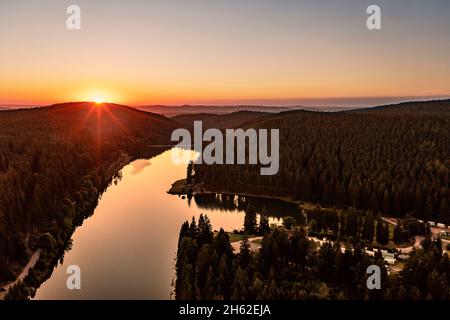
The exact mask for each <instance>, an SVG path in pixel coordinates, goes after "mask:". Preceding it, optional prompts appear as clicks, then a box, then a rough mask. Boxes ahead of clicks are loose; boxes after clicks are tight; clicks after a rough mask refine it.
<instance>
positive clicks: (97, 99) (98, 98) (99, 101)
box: [92, 96, 105, 104]
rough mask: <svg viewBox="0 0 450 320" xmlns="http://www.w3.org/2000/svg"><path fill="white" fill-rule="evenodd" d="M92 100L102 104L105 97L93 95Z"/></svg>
mask: <svg viewBox="0 0 450 320" xmlns="http://www.w3.org/2000/svg"><path fill="white" fill-rule="evenodd" d="M92 100H93V101H94V102H95V103H96V104H102V103H104V102H105V99H104V98H103V97H100V96H95V97H93V98H92Z"/></svg>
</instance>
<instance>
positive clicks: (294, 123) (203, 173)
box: [195, 101, 450, 223]
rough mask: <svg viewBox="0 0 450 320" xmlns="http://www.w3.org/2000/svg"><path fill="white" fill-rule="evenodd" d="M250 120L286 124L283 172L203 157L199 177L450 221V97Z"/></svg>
mask: <svg viewBox="0 0 450 320" xmlns="http://www.w3.org/2000/svg"><path fill="white" fill-rule="evenodd" d="M424 110H426V111H427V112H424ZM432 110H436V111H438V112H432ZM245 127H246V128H267V129H280V171H279V172H278V174H277V175H274V176H261V175H260V166H259V165H234V166H233V165H209V166H207V165H196V166H195V179H196V181H197V182H203V183H204V184H205V185H206V187H207V188H209V189H212V190H215V191H232V192H250V193H258V194H265V195H282V196H291V197H294V198H298V199H301V200H304V201H311V202H316V203H320V204H322V205H325V206H336V207H346V206H351V207H353V206H355V207H357V208H360V209H365V210H370V211H372V212H374V213H381V214H384V215H389V216H403V215H406V214H408V213H410V214H411V215H413V216H415V217H419V218H423V219H436V220H439V221H444V222H446V223H450V209H449V199H450V193H449V190H450V189H449V187H450V180H449V169H450V101H437V102H429V103H425V102H420V103H409V104H403V105H397V106H392V107H380V108H375V109H367V110H361V111H358V112H354V111H352V112H338V113H318V112H307V111H289V112H284V113H280V114H276V115H269V116H266V117H264V118H262V119H260V120H256V121H253V122H250V123H248V124H246V125H245Z"/></svg>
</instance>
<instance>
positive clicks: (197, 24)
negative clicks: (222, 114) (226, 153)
mask: <svg viewBox="0 0 450 320" xmlns="http://www.w3.org/2000/svg"><path fill="white" fill-rule="evenodd" d="M72 4H76V5H78V6H79V7H80V8H81V30H68V29H67V28H66V19H67V18H68V16H69V15H68V14H67V13H66V9H67V7H68V6H69V5H72ZM371 4H376V5H379V6H380V8H381V23H382V29H381V30H368V28H367V27H366V19H367V17H368V14H367V13H366V9H367V7H368V6H369V5H371ZM449 36H450V1H448V0H430V1H422V0H395V1H392V0H391V1H383V0H369V1H366V0H321V1H317V0H304V1H302V0H296V1H293V0H270V1H269V0H178V1H176V0H161V1H157V0H145V1H144V0H127V1H119V0H70V1H65V0H1V1H0V104H2V105H6V104H11V105H12V104H35V105H37V104H41V105H42V104H52V103H59V102H66V101H91V100H105V101H108V102H116V103H122V104H128V105H150V104H167V105H180V104H209V105H211V104H212V105H214V104H217V105H233V104H261V105H263V104H264V105H300V104H301V105H352V106H354V105H367V104H376V103H377V102H380V101H383V103H384V102H390V101H398V100H408V99H409V100H414V99H427V98H438V97H446V96H450V58H449V57H450V41H449V40H448V39H449V38H450V37H449Z"/></svg>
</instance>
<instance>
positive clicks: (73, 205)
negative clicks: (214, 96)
mask: <svg viewBox="0 0 450 320" xmlns="http://www.w3.org/2000/svg"><path fill="white" fill-rule="evenodd" d="M175 127H176V124H175V123H174V122H173V121H172V120H169V119H167V118H165V117H162V116H159V115H154V114H150V113H146V112H143V111H138V110H135V109H132V108H128V107H125V106H120V105H114V104H101V105H97V104H91V103H69V104H63V105H55V106H51V107H45V108H39V109H33V110H16V111H1V112H0V284H1V283H2V282H5V281H8V280H12V279H14V278H15V276H16V275H17V272H19V271H20V267H21V266H23V265H24V264H25V262H26V260H27V258H28V255H29V254H30V252H31V251H32V250H33V249H36V247H37V246H38V245H39V238H40V236H41V235H42V234H45V233H48V232H50V235H51V237H52V238H55V239H56V240H57V241H61V242H64V241H66V240H67V236H68V234H67V233H70V231H71V229H72V228H73V224H74V220H76V219H79V218H80V217H81V218H82V217H83V216H84V215H86V214H88V213H89V210H90V209H91V207H92V205H94V204H95V202H96V199H97V198H98V195H99V193H101V192H102V191H103V190H104V189H105V187H106V186H107V185H108V184H109V183H110V181H111V179H112V177H113V176H114V175H115V174H117V172H118V170H119V169H120V168H121V166H123V165H124V164H125V163H126V162H127V161H129V160H130V159H131V158H133V157H137V156H139V155H143V152H144V151H145V150H148V144H150V143H152V144H159V143H167V141H168V137H170V133H171V132H172V130H173V129H174V128H175ZM63 226H64V227H63ZM61 230H64V231H61Z"/></svg>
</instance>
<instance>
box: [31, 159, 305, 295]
mask: <svg viewBox="0 0 450 320" xmlns="http://www.w3.org/2000/svg"><path fill="white" fill-rule="evenodd" d="M185 176H186V166H185V165H175V164H173V162H172V161H171V152H170V151H166V152H164V153H162V154H160V155H159V156H157V157H155V158H152V159H148V160H137V161H134V162H132V163H130V164H129V165H127V166H125V167H124V168H123V169H122V179H121V180H120V181H119V182H118V183H117V184H112V185H111V186H110V187H109V188H108V189H107V190H106V192H105V193H104V194H103V195H102V197H101V199H100V201H99V203H98V206H97V208H96V209H95V212H94V214H93V215H92V216H91V217H90V218H88V219H86V220H85V221H84V223H83V225H82V226H81V227H79V228H78V229H77V230H76V231H75V233H74V234H73V236H72V239H73V247H72V250H70V251H69V252H67V253H66V255H65V257H64V261H63V264H62V265H58V266H57V267H56V269H55V270H54V271H53V274H52V276H51V277H50V278H49V279H48V280H47V281H46V282H45V283H43V284H42V285H41V287H40V288H39V289H38V290H37V293H36V297H35V299H170V298H173V297H171V292H172V280H173V275H174V270H173V265H174V258H175V253H176V250H177V242H178V234H179V230H180V226H181V224H182V223H183V222H184V221H186V220H187V219H189V220H190V219H191V218H192V217H193V216H195V217H198V216H199V215H200V213H205V214H207V215H208V216H209V218H210V220H211V223H212V225H213V229H215V230H219V229H220V228H221V227H222V228H224V229H225V230H228V231H232V230H234V229H241V228H242V225H243V220H244V213H243V211H242V209H241V207H242V201H237V200H236V199H237V197H225V196H224V197H216V196H214V195H212V196H208V197H201V198H193V199H190V200H188V199H182V198H180V197H178V196H173V195H169V194H167V190H169V189H170V187H171V184H172V183H173V182H174V181H176V180H178V179H182V178H184V177H185ZM247 201H250V199H247ZM252 201H254V203H255V207H257V208H258V207H259V208H261V207H262V206H265V207H266V209H267V211H268V213H269V214H272V215H279V216H280V215H285V214H289V215H296V214H297V208H296V207H295V206H293V205H290V204H287V203H283V202H281V201H269V200H261V199H253V200H252ZM236 206H237V208H236ZM272 219H277V218H272ZM69 265H77V266H79V267H80V268H81V290H68V289H67V288H66V279H67V277H68V275H67V274H66V270H67V267H68V266H69Z"/></svg>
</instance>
